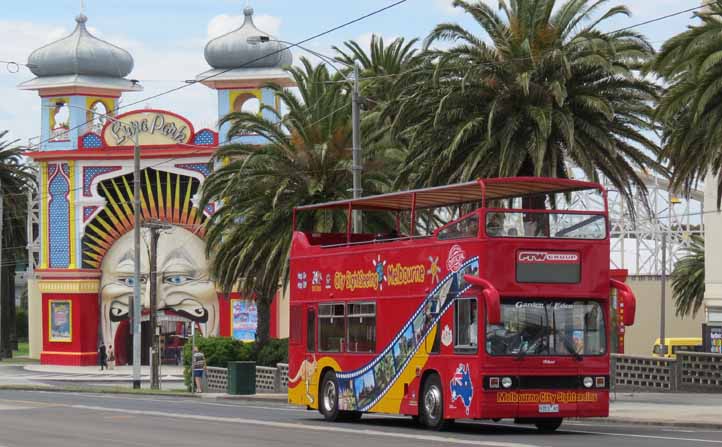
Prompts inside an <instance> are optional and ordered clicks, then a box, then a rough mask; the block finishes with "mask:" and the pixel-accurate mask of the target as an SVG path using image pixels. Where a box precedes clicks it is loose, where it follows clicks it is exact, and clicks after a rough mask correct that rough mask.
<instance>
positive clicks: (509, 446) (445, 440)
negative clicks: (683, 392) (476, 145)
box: [69, 405, 722, 447]
mask: <svg viewBox="0 0 722 447" xmlns="http://www.w3.org/2000/svg"><path fill="white" fill-rule="evenodd" d="M69 407H71V408H77V409H80V410H91V411H108V412H114V413H124V414H134V415H143V416H157V417H164V418H172V419H193V420H199V421H206V422H229V423H235V424H245V425H259V426H264V427H272V428H287V429H294V430H308V431H322V432H334V433H347V434H354V435H360V436H378V437H386V438H397V439H412V440H416V441H428V442H434V443H438V444H463V445H480V446H487V447H539V446H538V445H535V444H519V443H514V442H497V441H477V440H471V439H461V438H451V437H442V436H433V435H414V434H408V433H397V432H387V431H381V430H367V429H360V430H359V429H352V428H344V427H334V426H331V425H307V424H299V423H295V422H276V421H262V420H258V419H245V418H227V417H212V416H201V415H194V414H183V413H164V412H160V411H144V410H124V409H120V408H105V407H95V406H92V405H69ZM720 442H722V441H720Z"/></svg>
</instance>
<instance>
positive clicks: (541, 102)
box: [384, 0, 658, 200]
mask: <svg viewBox="0 0 722 447" xmlns="http://www.w3.org/2000/svg"><path fill="white" fill-rule="evenodd" d="M607 3H608V2H607V1H606V0H600V1H591V0H568V1H566V2H560V1H557V0H510V1H505V0H500V1H499V12H497V10H495V9H494V8H492V7H491V6H489V5H487V4H486V3H484V2H483V1H463V0H455V1H454V6H456V7H458V8H461V9H463V11H464V12H465V13H466V14H468V15H469V16H471V17H472V18H473V19H474V20H475V22H476V23H477V24H478V25H479V26H480V27H481V30H482V31H483V33H484V35H485V36H479V35H476V34H474V33H473V32H472V31H471V30H468V29H466V28H464V27H462V26H460V25H458V24H453V23H443V24H440V25H438V26H436V28H435V29H434V30H433V31H432V32H431V34H430V35H429V36H428V37H427V39H426V41H425V48H426V51H425V53H424V59H425V60H424V61H423V62H422V63H421V65H420V67H419V69H417V70H414V71H413V72H412V73H410V74H408V75H406V76H402V77H401V79H399V81H398V83H399V84H400V85H402V86H404V90H403V93H402V94H401V95H399V98H398V99H397V100H394V101H391V102H390V103H389V104H388V106H387V107H386V108H385V111H384V113H385V114H386V116H390V117H391V118H392V120H391V122H392V125H391V128H390V130H391V131H392V132H393V134H394V135H395V136H396V138H399V139H402V140H403V141H405V142H406V144H407V145H408V146H409V150H410V152H409V155H408V157H407V163H406V164H405V168H404V170H403V171H402V172H401V175H400V176H399V181H398V183H399V184H400V185H405V184H408V185H411V186H428V185H437V184H445V183H449V182H455V181H465V180H469V179H473V178H477V177H496V176H518V175H534V176H550V177H561V178H568V177H570V176H571V173H570V170H569V169H568V168H569V167H574V168H578V169H580V170H581V171H582V172H583V173H584V175H585V176H586V177H587V178H589V179H591V180H597V179H598V178H599V175H600V174H603V175H604V176H606V177H607V178H608V179H609V180H610V181H611V182H612V183H613V184H614V185H615V186H616V187H617V189H618V190H619V191H620V193H621V194H623V195H624V196H625V197H626V198H627V199H629V200H631V195H632V189H633V187H638V188H639V189H640V190H641V191H646V188H645V187H644V184H643V183H642V180H641V179H640V176H639V174H638V172H639V171H642V170H645V169H648V168H657V167H658V165H657V163H656V159H655V158H656V154H657V152H658V147H657V145H656V144H655V143H654V142H653V141H651V140H650V139H649V138H647V137H646V136H645V134H644V131H649V130H653V129H654V124H653V121H652V119H651V116H652V104H653V101H654V100H655V99H656V97H657V93H658V87H656V86H655V85H654V84H653V83H652V82H649V81H647V80H645V79H642V78H640V77H639V76H638V74H637V70H638V69H639V68H640V67H642V65H643V64H644V63H645V62H647V61H648V60H649V58H650V57H651V56H652V54H653V48H652V47H651V45H650V44H649V42H647V40H645V39H644V37H643V36H641V35H640V34H638V33H636V32H635V31H632V30H625V31H619V32H615V33H611V34H605V33H603V32H601V31H600V30H599V26H600V25H601V24H603V23H605V22H607V21H609V20H610V19H612V18H615V17H617V16H620V15H627V14H628V10H627V9H626V8H625V7H622V6H616V7H612V8H609V9H605V6H606V4H607ZM439 43H450V44H451V47H450V48H448V49H443V50H442V49H434V45H436V44H439Z"/></svg>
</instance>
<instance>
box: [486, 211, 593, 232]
mask: <svg viewBox="0 0 722 447" xmlns="http://www.w3.org/2000/svg"><path fill="white" fill-rule="evenodd" d="M486 234H487V236H489V237H526V238H559V239H604V238H605V237H606V235H607V228H606V220H605V218H604V216H603V215H601V214H574V213H564V212H548V213H528V212H520V211H492V212H489V213H487V214H486Z"/></svg>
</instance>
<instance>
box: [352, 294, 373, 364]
mask: <svg viewBox="0 0 722 447" xmlns="http://www.w3.org/2000/svg"><path fill="white" fill-rule="evenodd" d="M348 351H349V352H374V351H376V303H348Z"/></svg>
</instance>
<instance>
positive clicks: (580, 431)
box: [562, 429, 722, 444]
mask: <svg viewBox="0 0 722 447" xmlns="http://www.w3.org/2000/svg"><path fill="white" fill-rule="evenodd" d="M562 431H563V432H566V433H582V434H587V435H606V436H617V437H624V438H645V439H663V440H665V441H687V442H706V443H709V444H722V441H720V440H716V439H697V438H676V437H672V436H655V435H635V434H631V433H610V432H603V431H586V430H566V429H562Z"/></svg>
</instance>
